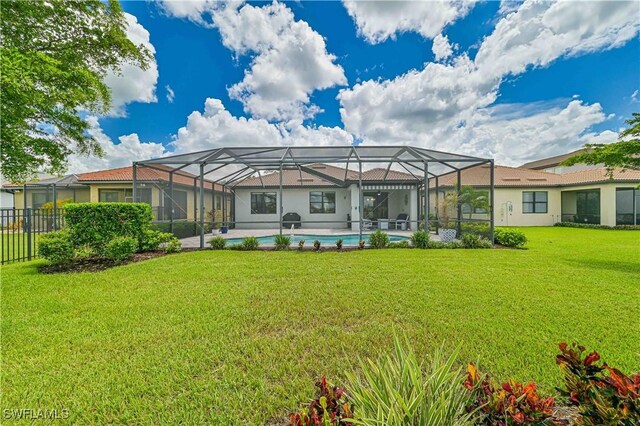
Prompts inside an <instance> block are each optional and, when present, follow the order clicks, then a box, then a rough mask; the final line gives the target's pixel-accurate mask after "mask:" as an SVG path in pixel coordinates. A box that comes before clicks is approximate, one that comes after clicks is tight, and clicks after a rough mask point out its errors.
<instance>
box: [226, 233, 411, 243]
mask: <svg viewBox="0 0 640 426" xmlns="http://www.w3.org/2000/svg"><path fill="white" fill-rule="evenodd" d="M283 235H286V236H289V234H286V233H283ZM257 238H258V241H259V242H260V244H261V245H265V246H272V245H274V242H273V239H274V238H275V235H269V236H266V237H257ZM362 239H363V240H365V241H367V239H368V236H367V234H362ZM408 239H409V238H408V237H403V236H400V235H389V241H404V240H408ZM300 240H304V241H305V245H309V246H311V245H313V242H314V241H315V240H318V241H320V243H322V245H323V246H329V245H330V246H333V245H335V244H336V241H337V240H342V244H344V245H345V246H357V245H358V241H360V236H359V235H358V234H344V235H294V237H293V239H292V241H291V245H292V246H295V245H297V244H298V241H300ZM240 243H242V238H228V239H227V244H228V245H233V244H240Z"/></svg>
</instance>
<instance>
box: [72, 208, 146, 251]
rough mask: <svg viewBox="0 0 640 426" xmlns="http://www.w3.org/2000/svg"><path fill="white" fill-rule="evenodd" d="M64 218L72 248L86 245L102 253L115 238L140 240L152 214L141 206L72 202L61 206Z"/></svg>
mask: <svg viewBox="0 0 640 426" xmlns="http://www.w3.org/2000/svg"><path fill="white" fill-rule="evenodd" d="M64 218H65V226H66V227H67V228H68V229H69V233H70V235H71V240H72V241H73V244H74V246H76V247H79V246H83V245H88V246H90V247H91V248H93V249H94V250H96V252H98V253H102V252H103V251H104V248H105V246H106V245H107V243H109V242H110V241H111V240H113V239H114V238H117V237H131V238H133V239H135V240H136V241H141V240H142V239H143V238H144V231H145V230H147V229H149V227H150V226H151V220H152V215H151V206H149V205H148V204H145V203H77V204H76V203H74V204H67V205H66V206H65V209H64Z"/></svg>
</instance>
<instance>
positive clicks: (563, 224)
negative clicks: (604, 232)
mask: <svg viewBox="0 0 640 426" xmlns="http://www.w3.org/2000/svg"><path fill="white" fill-rule="evenodd" d="M553 226H558V227H560V228H585V229H610V230H617V231H640V225H616V226H609V225H595V224H593V223H576V222H558V223H556V224H555V225H553Z"/></svg>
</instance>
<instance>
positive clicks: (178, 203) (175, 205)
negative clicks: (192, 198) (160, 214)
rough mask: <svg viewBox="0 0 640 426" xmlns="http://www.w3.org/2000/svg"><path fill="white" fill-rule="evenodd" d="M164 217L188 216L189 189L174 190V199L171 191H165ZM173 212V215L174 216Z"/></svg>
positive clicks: (178, 217)
mask: <svg viewBox="0 0 640 426" xmlns="http://www.w3.org/2000/svg"><path fill="white" fill-rule="evenodd" d="M163 201H164V219H165V220H169V219H172V218H173V219H186V218H187V191H178V190H177V189H174V190H173V200H172V199H171V192H170V191H168V190H165V192H164V200H163ZM172 213H173V216H172Z"/></svg>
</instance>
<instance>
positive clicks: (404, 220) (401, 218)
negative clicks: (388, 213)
mask: <svg viewBox="0 0 640 426" xmlns="http://www.w3.org/2000/svg"><path fill="white" fill-rule="evenodd" d="M394 223H395V224H396V229H402V230H403V231H404V230H405V229H408V228H409V215H408V214H406V213H400V214H399V215H398V217H397V218H396V220H394Z"/></svg>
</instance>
